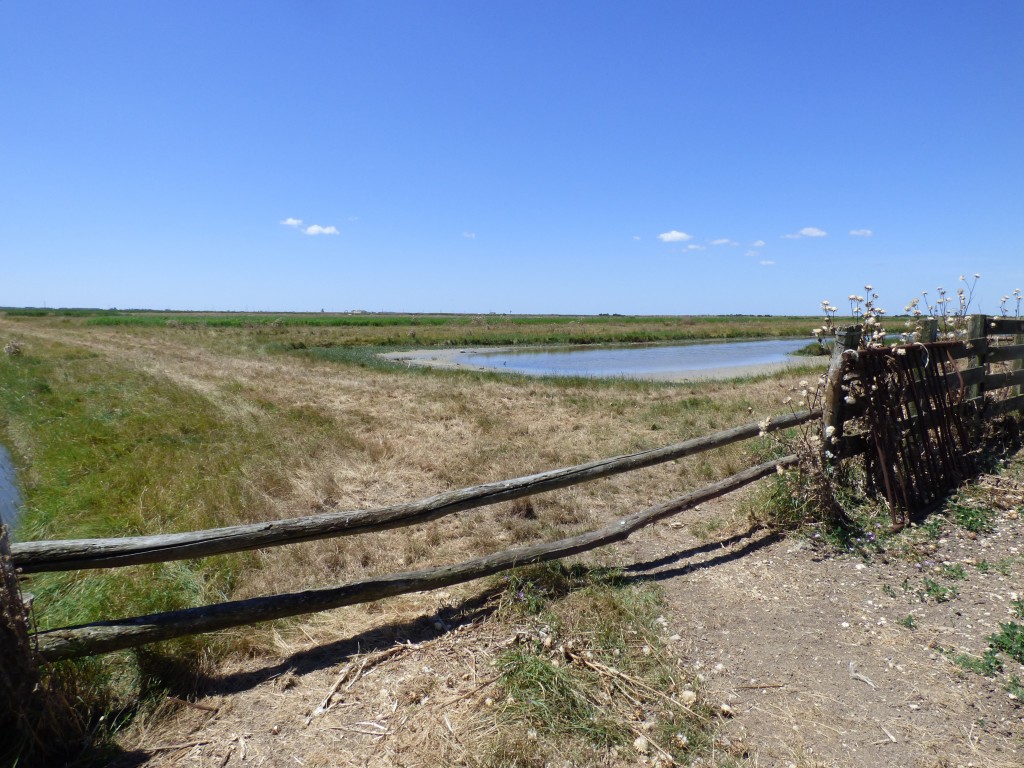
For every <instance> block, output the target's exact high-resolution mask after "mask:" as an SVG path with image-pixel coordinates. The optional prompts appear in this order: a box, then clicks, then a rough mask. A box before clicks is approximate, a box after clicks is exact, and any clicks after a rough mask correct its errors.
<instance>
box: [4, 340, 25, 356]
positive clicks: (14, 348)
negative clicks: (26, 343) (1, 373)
mask: <svg viewBox="0 0 1024 768" xmlns="http://www.w3.org/2000/svg"><path fill="white" fill-rule="evenodd" d="M21 351H22V350H21V343H20V342H17V341H14V340H13V339H12V340H11V341H8V342H7V343H6V344H4V354H5V355H7V356H8V357H17V356H18V355H20V354H21Z"/></svg>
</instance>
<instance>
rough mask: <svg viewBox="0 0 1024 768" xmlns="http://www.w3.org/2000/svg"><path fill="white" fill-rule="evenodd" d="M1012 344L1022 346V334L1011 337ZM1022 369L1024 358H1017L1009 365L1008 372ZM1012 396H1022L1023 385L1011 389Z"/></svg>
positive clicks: (1023, 334) (1023, 392)
mask: <svg viewBox="0 0 1024 768" xmlns="http://www.w3.org/2000/svg"><path fill="white" fill-rule="evenodd" d="M1013 343H1014V344H1024V333H1018V334H1017V335H1016V336H1014V337H1013ZM1022 368H1024V358H1021V357H1018V358H1017V359H1016V360H1014V361H1013V362H1012V363H1010V371H1011V372H1012V371H1019V370H1021V369H1022ZM1012 394H1014V395H1021V394H1024V384H1018V385H1017V386H1016V387H1014V388H1013V392H1012Z"/></svg>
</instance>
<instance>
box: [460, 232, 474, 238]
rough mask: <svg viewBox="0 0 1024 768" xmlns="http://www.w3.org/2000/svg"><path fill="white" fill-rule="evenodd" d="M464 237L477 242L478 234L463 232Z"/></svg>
mask: <svg viewBox="0 0 1024 768" xmlns="http://www.w3.org/2000/svg"><path fill="white" fill-rule="evenodd" d="M462 236H463V237H464V238H466V239H467V240H476V232H463V233H462Z"/></svg>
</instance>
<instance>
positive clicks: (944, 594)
mask: <svg viewBox="0 0 1024 768" xmlns="http://www.w3.org/2000/svg"><path fill="white" fill-rule="evenodd" d="M957 594H958V592H957V590H956V588H955V587H947V586H946V585H945V584H940V583H939V582H937V581H935V580H934V579H929V578H927V577H925V580H924V592H923V596H924V597H925V598H931V599H932V600H934V601H935V602H937V603H945V602H946V601H948V600H952V599H953V598H954V597H956V596H957Z"/></svg>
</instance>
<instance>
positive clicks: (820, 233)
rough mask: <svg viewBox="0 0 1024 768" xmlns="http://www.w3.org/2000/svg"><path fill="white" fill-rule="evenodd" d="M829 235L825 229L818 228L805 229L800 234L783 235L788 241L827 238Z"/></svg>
mask: <svg viewBox="0 0 1024 768" xmlns="http://www.w3.org/2000/svg"><path fill="white" fill-rule="evenodd" d="M827 234H828V232H826V231H825V230H823V229H818V228H817V227H804V228H803V229H801V230H800V231H799V232H794V233H793V234H790V235H783V237H784V238H786V239H787V240H799V239H800V238H802V237H825V236H826V235H827Z"/></svg>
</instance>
